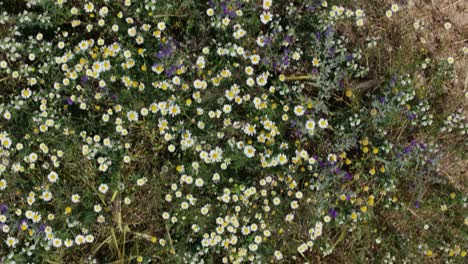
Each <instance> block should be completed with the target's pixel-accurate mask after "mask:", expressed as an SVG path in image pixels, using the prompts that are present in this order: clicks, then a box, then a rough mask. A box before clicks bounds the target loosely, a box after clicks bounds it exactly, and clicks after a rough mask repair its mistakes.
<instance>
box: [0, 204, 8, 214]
mask: <svg viewBox="0 0 468 264" xmlns="http://www.w3.org/2000/svg"><path fill="white" fill-rule="evenodd" d="M7 210H8V206H7V205H6V204H0V213H2V214H4V213H6V211H7Z"/></svg>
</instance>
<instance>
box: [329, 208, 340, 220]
mask: <svg viewBox="0 0 468 264" xmlns="http://www.w3.org/2000/svg"><path fill="white" fill-rule="evenodd" d="M328 215H330V216H331V217H332V218H335V217H337V216H338V212H337V211H336V210H335V209H333V208H332V209H330V210H328Z"/></svg>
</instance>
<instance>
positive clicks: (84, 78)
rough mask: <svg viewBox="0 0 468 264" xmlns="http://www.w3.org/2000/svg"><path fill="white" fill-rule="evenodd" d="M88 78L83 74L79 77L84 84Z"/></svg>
mask: <svg viewBox="0 0 468 264" xmlns="http://www.w3.org/2000/svg"><path fill="white" fill-rule="evenodd" d="M88 80H89V77H88V76H86V75H84V76H83V77H81V84H86V83H87V82H88Z"/></svg>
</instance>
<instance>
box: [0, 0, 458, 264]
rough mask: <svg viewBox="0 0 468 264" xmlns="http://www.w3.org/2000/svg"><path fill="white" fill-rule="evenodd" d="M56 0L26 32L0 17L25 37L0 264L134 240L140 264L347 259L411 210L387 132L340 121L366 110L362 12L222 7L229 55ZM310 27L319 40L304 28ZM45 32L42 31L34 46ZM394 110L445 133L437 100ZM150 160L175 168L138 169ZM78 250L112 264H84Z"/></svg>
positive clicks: (14, 97)
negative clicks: (352, 246)
mask: <svg viewBox="0 0 468 264" xmlns="http://www.w3.org/2000/svg"><path fill="white" fill-rule="evenodd" d="M49 2H51V1H42V2H41V1H33V0H29V1H27V7H28V8H29V9H30V11H31V12H30V13H28V12H27V11H25V12H24V13H23V14H18V20H20V22H19V23H20V24H21V25H22V26H21V27H18V26H13V22H14V21H13V20H12V19H11V18H10V16H8V15H7V14H4V15H3V16H2V17H0V22H2V24H9V25H10V24H11V25H12V26H11V27H9V29H8V30H7V31H6V33H3V32H2V33H0V34H7V35H8V36H7V37H3V38H2V39H1V40H0V44H1V45H0V84H1V83H2V82H9V83H10V84H11V85H13V87H15V89H13V90H14V91H7V93H9V94H8V96H5V97H2V98H1V100H2V101H1V104H0V114H1V116H2V121H1V123H0V131H1V132H0V140H1V147H0V158H1V164H0V228H1V231H2V232H1V233H0V240H1V246H0V252H1V253H2V254H1V255H0V261H10V262H15V261H16V262H17V263H21V261H39V259H40V256H45V257H44V258H45V259H46V258H47V256H48V255H53V254H70V255H71V259H73V261H78V260H77V259H79V261H82V260H84V259H86V260H90V262H92V261H104V262H111V261H114V260H115V258H114V257H116V256H112V255H111V254H106V252H105V250H106V247H105V246H103V245H104V244H106V241H107V242H108V241H112V243H114V242H115V244H116V247H117V250H118V249H119V247H120V246H119V244H120V242H121V241H116V239H117V238H116V234H115V230H120V232H122V233H124V238H123V242H122V244H123V245H124V246H123V247H124V248H125V246H126V244H125V241H127V243H136V246H135V247H133V245H135V244H129V245H128V246H127V249H128V251H127V252H126V253H128V254H130V258H129V259H131V260H136V262H146V263H148V262H151V261H154V260H156V259H157V258H159V259H161V258H168V259H169V258H177V257H180V259H182V258H184V259H185V260H187V258H188V259H191V260H194V259H197V260H201V259H210V258H213V256H215V258H216V259H219V260H220V261H221V262H223V263H244V262H257V263H265V262H268V261H276V262H282V261H296V262H297V261H299V262H304V261H307V260H309V259H310V258H311V257H310V256H311V255H315V254H320V255H322V256H327V255H330V254H332V253H333V251H334V249H335V241H334V235H333V234H336V232H337V230H342V229H343V228H348V229H349V230H350V232H353V231H354V230H356V229H358V228H359V226H360V225H361V224H362V225H365V224H366V223H367V222H368V221H369V220H370V219H372V215H373V213H372V210H373V208H378V207H382V208H399V206H401V205H400V204H399V201H398V199H397V198H396V197H395V196H393V195H394V193H395V192H396V184H395V180H394V178H393V177H392V176H393V175H391V174H390V173H389V170H388V168H389V164H393V163H392V160H391V159H392V157H393V156H392V155H394V154H395V153H394V152H392V151H394V150H393V145H392V144H391V142H389V141H388V140H387V138H386V132H385V131H384V130H383V129H381V128H379V129H376V131H374V130H369V131H367V132H365V131H364V129H363V128H364V125H368V124H370V123H371V122H374V119H372V118H373V117H375V120H378V118H381V120H384V119H385V117H386V116H379V115H383V113H382V112H379V111H378V110H377V109H372V110H371V111H370V115H368V113H369V111H367V109H364V108H363V109H360V110H357V111H350V110H349V109H346V110H344V111H335V110H333V109H332V105H333V104H334V103H336V101H334V100H335V99H336V98H337V97H338V96H340V100H341V101H344V102H346V103H348V104H349V103H353V101H352V100H353V99H354V95H353V93H352V91H351V90H349V89H346V87H345V86H347V85H348V83H347V82H348V80H349V79H352V78H354V77H357V76H362V75H363V74H364V73H365V72H366V70H365V68H364V67H361V66H359V65H358V62H357V60H358V59H359V58H360V53H359V52H358V51H356V52H352V51H350V50H348V49H347V48H346V46H347V45H346V41H345V39H344V38H343V37H340V36H337V34H335V33H336V32H335V31H334V30H333V28H332V26H333V23H334V22H336V21H337V19H350V20H351V21H353V23H356V25H357V26H362V25H363V24H364V17H365V14H364V11H363V10H361V9H357V10H351V9H347V8H345V7H342V6H331V7H329V4H328V3H327V2H326V1H305V3H303V4H301V5H299V4H295V3H288V5H287V11H286V14H283V13H282V12H283V10H282V7H283V4H284V1H279V0H278V1H273V0H262V1H249V0H243V1H239V0H237V1H236V0H227V1H209V2H208V3H206V6H204V7H203V12H202V14H203V17H202V21H203V22H204V23H206V25H204V26H206V28H207V29H203V30H206V32H204V33H206V34H212V35H213V38H214V39H211V38H212V36H211V35H209V36H208V35H207V37H206V38H205V37H200V36H197V39H196V41H194V42H193V43H192V42H190V41H187V39H188V36H181V35H180V34H182V33H181V32H180V28H179V27H180V23H189V22H187V21H185V20H184V19H185V18H186V16H185V15H181V16H179V15H174V16H172V15H168V14H159V13H158V12H159V11H160V10H166V9H164V8H161V7H165V5H166V3H161V5H162V6H158V2H157V1H150V0H146V1H141V3H139V2H138V1H131V0H124V1H90V0H84V1H67V0H56V1H53V2H54V3H53V4H52V3H49ZM140 4H141V5H140ZM167 5H168V4H167ZM168 6H172V5H168ZM193 8H196V7H193ZM168 9H170V8H169V7H168ZM38 10H43V12H42V13H40V12H38ZM50 10H53V11H54V12H49V11H50ZM392 10H393V12H397V11H398V6H395V7H393V6H392ZM187 16H190V14H187ZM36 18H37V19H36ZM34 19H36V20H34ZM312 19H314V20H317V21H319V23H318V25H316V27H314V28H311V32H302V31H300V32H297V31H296V30H295V27H296V26H298V25H302V24H301V23H303V22H304V20H312ZM34 21H35V22H37V23H39V25H41V27H40V29H41V30H40V31H43V32H37V29H35V30H32V33H31V28H34V27H33V26H35V24H34V23H35V22H34ZM283 21H284V23H283ZM306 22H307V21H306ZM51 23H52V24H53V23H56V24H57V26H56V27H53V28H52V29H50V27H47V26H48V25H50V24H51ZM200 23H201V22H200ZM285 24H287V25H285ZM200 30H202V29H200ZM312 31H313V32H312ZM17 40H18V41H17ZM20 40H21V41H22V42H24V44H16V43H21V41H20ZM313 89H317V90H318V91H312V90H313ZM392 96H393V97H392V98H393V99H392V100H394V101H395V102H396V108H395V109H397V111H401V112H402V113H403V112H404V113H406V114H407V115H414V116H415V117H414V118H417V120H420V122H422V126H431V125H432V117H431V116H430V114H429V111H430V109H431V108H430V106H429V104H428V103H427V102H424V103H420V104H418V105H417V108H415V109H413V110H411V111H410V109H405V107H406V105H408V104H413V103H414V101H415V100H414V99H415V94H414V90H412V91H410V90H408V91H398V92H396V93H394V94H393V95H392ZM384 101H385V100H384ZM373 104H374V103H373ZM380 104H381V105H384V102H383V101H382V100H381V102H380ZM382 108H383V106H382ZM426 112H427V114H426ZM459 119H462V118H460V117H459V116H455V117H453V118H452V119H451V120H459ZM343 120H344V121H343ZM415 120H416V119H415ZM414 122H415V123H414V125H415V126H418V125H420V123H418V122H416V121H414ZM368 127H371V125H368ZM361 130H362V131H361ZM356 131H358V132H356ZM351 137H352V138H351ZM418 146H419V145H418ZM418 146H417V145H416V144H413V145H411V149H415V148H418V149H423V148H422V147H421V146H419V147H418ZM411 149H410V150H408V153H409V152H410V151H411ZM395 151H400V149H397V150H395ZM405 151H406V149H405ZM421 152H422V153H424V151H423V150H421ZM405 154H407V153H405ZM154 157H156V158H154ZM153 159H156V160H157V161H155V162H154V163H151V164H158V166H159V165H161V166H160V167H161V168H159V167H158V168H148V166H142V165H141V164H143V163H145V160H147V161H148V162H149V161H150V160H151V162H152V161H153ZM362 161H365V162H362ZM409 163H410V162H408V164H409ZM148 171H158V172H160V173H159V174H156V175H154V174H153V173H149V172H148ZM393 172H395V171H393ZM163 174H164V175H166V174H167V175H169V176H167V175H166V176H164V177H163V176H162V175H163ZM152 187H154V188H156V187H157V188H162V189H161V190H162V191H161V192H157V193H156V194H154V192H151V191H148V190H149V189H151V188H152ZM148 193H151V194H152V195H155V196H157V198H158V199H159V201H158V202H159V203H160V204H161V205H160V207H158V208H163V209H162V210H154V211H151V212H148V213H149V214H148V219H145V218H143V219H138V221H137V222H139V223H142V225H138V224H135V225H132V222H135V221H131V219H127V218H125V217H122V215H129V214H128V213H127V214H125V212H133V211H132V210H134V209H135V208H140V207H141V208H142V210H144V211H146V210H147V209H146V208H147V207H148V208H153V205H151V204H147V202H145V198H143V199H142V198H141V197H144V196H145V195H148ZM153 198H154V197H151V198H148V199H149V200H151V201H153ZM139 199H140V200H139ZM120 201H122V203H120ZM135 201H138V202H135ZM117 203H118V205H116V204H117ZM158 206H159V205H158ZM141 208H140V209H141ZM148 210H150V209H148ZM376 210H377V209H376ZM154 215H156V216H155V217H153V216H154ZM130 217H131V216H130ZM155 219H156V221H155ZM125 225H126V226H125ZM122 226H125V227H122ZM145 227H148V228H145ZM127 230H131V232H130V231H128V234H129V236H130V234H131V236H132V237H131V239H130V237H128V238H129V240H127V237H126V236H125V235H127ZM161 230H163V231H161ZM147 240H149V241H150V242H151V244H150V243H146V241H147ZM130 241H131V242H130ZM135 241H136V242H135ZM130 245H132V247H130ZM77 248H78V250H79V249H80V248H83V249H84V248H86V249H90V250H89V252H93V253H92V254H97V256H99V257H97V258H102V259H97V260H92V259H93V258H94V257H95V256H93V255H89V254H91V253H89V252H88V251H86V250H84V251H83V252H82V253H80V254H88V255H83V256H80V257H78V258H75V257H76V255H80V254H78V253H77ZM135 248H136V250H134V249H135ZM139 248H143V249H142V250H139ZM154 248H157V249H154ZM99 250H101V253H96V252H99ZM132 250H133V251H132ZM459 251H460V252H461V249H460V250H458V251H457V252H459ZM41 252H42V253H41ZM43 252H46V253H43ZM63 252H65V253H63ZM102 252H104V253H102ZM124 252H125V250H124ZM154 252H159V253H158V254H160V255H158V256H155V255H154ZM3 253H5V254H3ZM460 254H461V253H460ZM119 255H120V254H119ZM120 257H121V256H120ZM180 259H179V260H180Z"/></svg>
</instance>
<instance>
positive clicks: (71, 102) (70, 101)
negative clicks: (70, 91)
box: [67, 97, 73, 105]
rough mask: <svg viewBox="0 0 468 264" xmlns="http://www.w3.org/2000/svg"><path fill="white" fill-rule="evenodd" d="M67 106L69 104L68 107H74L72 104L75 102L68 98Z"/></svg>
mask: <svg viewBox="0 0 468 264" xmlns="http://www.w3.org/2000/svg"><path fill="white" fill-rule="evenodd" d="M67 104H68V105H72V104H73V100H72V99H71V98H70V97H68V98H67Z"/></svg>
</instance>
